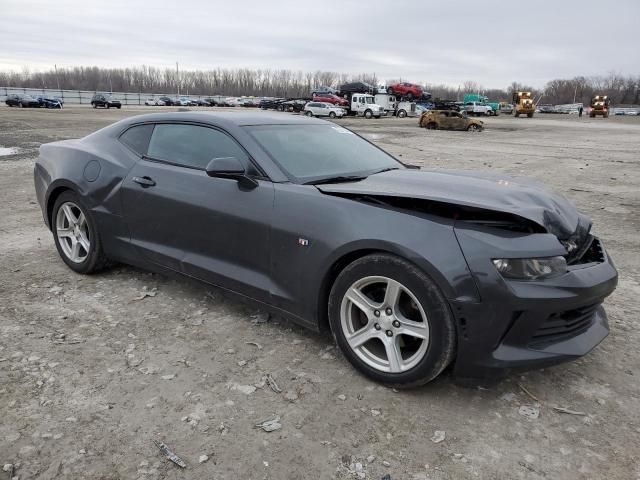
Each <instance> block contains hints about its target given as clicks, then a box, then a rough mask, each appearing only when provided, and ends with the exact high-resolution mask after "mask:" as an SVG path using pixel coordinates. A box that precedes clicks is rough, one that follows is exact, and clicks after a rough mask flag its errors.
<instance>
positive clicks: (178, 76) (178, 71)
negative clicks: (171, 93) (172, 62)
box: [176, 62, 180, 97]
mask: <svg viewBox="0 0 640 480" xmlns="http://www.w3.org/2000/svg"><path fill="white" fill-rule="evenodd" d="M176 77H177V78H178V79H177V83H178V97H179V96H180V70H178V62H176Z"/></svg>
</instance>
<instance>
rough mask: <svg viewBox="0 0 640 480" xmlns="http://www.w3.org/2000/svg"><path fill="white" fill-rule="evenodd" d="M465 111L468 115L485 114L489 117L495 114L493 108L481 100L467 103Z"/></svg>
mask: <svg viewBox="0 0 640 480" xmlns="http://www.w3.org/2000/svg"><path fill="white" fill-rule="evenodd" d="M464 111H465V112H466V113H467V115H476V116H479V115H484V116H487V117H488V116H490V115H493V109H492V108H491V107H490V106H489V105H487V104H485V103H480V102H467V103H465V104H464Z"/></svg>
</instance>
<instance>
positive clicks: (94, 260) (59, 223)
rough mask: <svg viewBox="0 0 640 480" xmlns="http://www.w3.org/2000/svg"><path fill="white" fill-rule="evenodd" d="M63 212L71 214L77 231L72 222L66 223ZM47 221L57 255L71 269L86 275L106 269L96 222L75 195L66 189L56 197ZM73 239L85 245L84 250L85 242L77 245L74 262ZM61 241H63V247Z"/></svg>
mask: <svg viewBox="0 0 640 480" xmlns="http://www.w3.org/2000/svg"><path fill="white" fill-rule="evenodd" d="M67 209H70V210H71V212H72V215H73V216H75V217H76V219H77V220H78V222H77V225H78V228H77V230H76V229H75V227H74V224H73V222H70V221H69V217H68V216H67V214H66V211H67ZM82 217H84V222H82V221H81V220H82ZM50 221H51V231H52V232H53V239H54V242H55V244H56V249H57V250H58V254H59V255H60V257H61V258H62V260H63V261H64V263H66V264H67V266H68V267H69V268H70V269H71V270H73V271H74V272H77V273H81V274H89V273H94V272H97V271H99V270H101V269H103V268H104V267H105V266H107V264H108V263H109V261H108V259H107V257H106V256H105V254H104V253H103V251H102V242H101V241H100V235H99V233H98V227H97V225H96V222H95V220H94V219H93V216H92V214H91V212H90V211H89V209H88V208H87V207H86V206H85V205H84V203H83V202H82V200H81V199H80V197H79V196H78V195H77V194H76V193H75V192H72V191H71V190H68V191H66V192H63V193H62V194H60V196H59V197H58V198H57V199H56V202H55V204H54V205H53V213H52V215H51V220H50ZM74 231H75V232H77V233H78V236H76V235H75V234H74V233H73V232H74ZM83 235H84V237H83ZM71 237H73V239H72V238H71ZM77 238H81V239H82V240H83V242H88V247H87V245H86V243H85V244H84V245H81V247H80V249H79V253H78V256H77V258H75V260H74V255H73V252H74V250H73V244H74V243H78V242H77V240H76V239H77ZM73 240H76V241H75V242H74V241H73ZM62 242H65V245H63V244H62ZM80 243H82V242H80Z"/></svg>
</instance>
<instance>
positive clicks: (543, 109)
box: [536, 103, 556, 113]
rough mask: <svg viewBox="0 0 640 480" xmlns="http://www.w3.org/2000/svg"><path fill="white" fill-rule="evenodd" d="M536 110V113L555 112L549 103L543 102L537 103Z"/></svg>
mask: <svg viewBox="0 0 640 480" xmlns="http://www.w3.org/2000/svg"><path fill="white" fill-rule="evenodd" d="M536 112H538V113H556V109H555V108H554V106H553V105H551V104H550V103H544V104H541V105H538V107H537V108H536Z"/></svg>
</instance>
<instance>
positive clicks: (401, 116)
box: [398, 110, 407, 118]
mask: <svg viewBox="0 0 640 480" xmlns="http://www.w3.org/2000/svg"><path fill="white" fill-rule="evenodd" d="M406 116H407V112H406V111H404V110H400V111H399V112H398V117H399V118H404V117H406Z"/></svg>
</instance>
